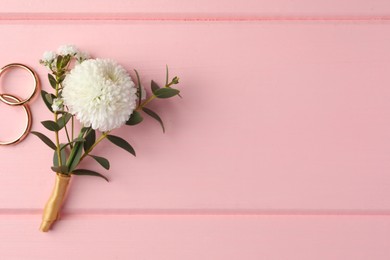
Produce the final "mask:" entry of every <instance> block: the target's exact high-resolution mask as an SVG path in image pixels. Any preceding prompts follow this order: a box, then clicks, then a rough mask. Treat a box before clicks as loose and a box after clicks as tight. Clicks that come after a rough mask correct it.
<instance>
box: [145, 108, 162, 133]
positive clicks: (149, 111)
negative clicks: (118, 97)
mask: <svg viewBox="0 0 390 260" xmlns="http://www.w3.org/2000/svg"><path fill="white" fill-rule="evenodd" d="M142 111H144V112H145V113H146V114H147V115H149V116H151V117H152V118H154V119H156V120H157V121H158V122H159V123H160V125H161V127H162V129H163V132H164V133H165V127H164V123H163V121H162V119H161V118H160V116H159V115H157V114H156V113H155V112H154V111H153V110H151V109H149V108H146V107H144V108H142Z"/></svg>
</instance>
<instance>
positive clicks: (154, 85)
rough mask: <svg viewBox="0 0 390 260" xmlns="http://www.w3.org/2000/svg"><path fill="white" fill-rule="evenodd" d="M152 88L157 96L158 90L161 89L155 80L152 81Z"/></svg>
mask: <svg viewBox="0 0 390 260" xmlns="http://www.w3.org/2000/svg"><path fill="white" fill-rule="evenodd" d="M150 88H151V89H152V92H153V94H155V95H156V92H157V90H159V89H161V88H160V86H159V85H158V84H157V83H156V82H155V81H153V80H152V82H151V83H150Z"/></svg>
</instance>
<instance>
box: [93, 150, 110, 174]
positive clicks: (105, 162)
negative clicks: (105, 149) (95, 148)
mask: <svg viewBox="0 0 390 260" xmlns="http://www.w3.org/2000/svg"><path fill="white" fill-rule="evenodd" d="M89 156H91V157H92V158H93V159H95V160H96V161H97V162H98V163H99V164H100V165H101V166H102V167H103V168H104V169H106V170H109V169H110V162H109V161H108V160H107V159H106V158H104V157H100V156H96V155H92V154H90V155H89Z"/></svg>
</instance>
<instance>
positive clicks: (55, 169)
mask: <svg viewBox="0 0 390 260" xmlns="http://www.w3.org/2000/svg"><path fill="white" fill-rule="evenodd" d="M51 169H52V171H53V172H55V173H63V174H68V173H69V170H68V167H67V166H66V165H62V166H52V167H51Z"/></svg>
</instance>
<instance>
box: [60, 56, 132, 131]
mask: <svg viewBox="0 0 390 260" xmlns="http://www.w3.org/2000/svg"><path fill="white" fill-rule="evenodd" d="M63 87H64V89H63V91H62V97H63V99H64V104H65V105H66V106H67V107H68V108H69V112H70V113H72V114H74V115H76V117H77V119H78V120H80V122H81V123H82V124H83V125H84V126H86V127H89V126H92V128H93V129H97V130H99V131H102V132H106V131H110V130H112V129H115V128H118V127H120V126H122V125H124V124H125V123H126V121H127V120H128V119H129V118H130V115H131V114H132V113H133V111H134V109H135V108H136V104H137V94H136V93H137V89H136V87H135V84H134V82H133V81H132V79H131V77H130V75H129V74H128V72H127V71H126V70H125V69H124V68H123V67H122V66H120V65H118V64H117V63H116V62H115V61H112V60H103V59H90V60H86V61H84V62H83V63H80V64H77V65H76V66H75V67H74V69H72V70H71V71H70V73H69V74H68V76H67V77H66V78H65V80H64V82H63Z"/></svg>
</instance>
